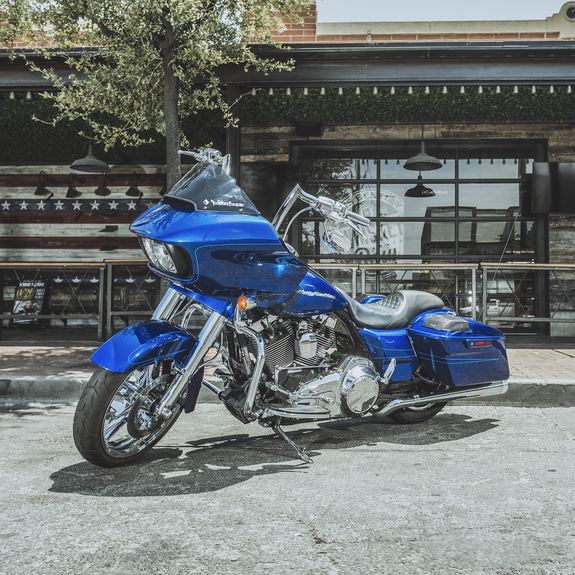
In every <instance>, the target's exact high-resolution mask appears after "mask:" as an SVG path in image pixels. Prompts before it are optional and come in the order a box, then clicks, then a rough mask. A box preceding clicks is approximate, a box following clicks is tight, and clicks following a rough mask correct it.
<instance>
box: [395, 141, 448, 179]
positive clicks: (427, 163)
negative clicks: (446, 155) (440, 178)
mask: <svg viewBox="0 0 575 575" xmlns="http://www.w3.org/2000/svg"><path fill="white" fill-rule="evenodd" d="M442 165H443V164H442V163H441V162H440V161H439V160H438V159H437V158H435V157H433V156H430V155H429V154H427V153H426V151H425V144H424V142H423V140H421V150H420V152H419V154H417V156H413V157H412V158H409V159H408V160H406V161H405V164H403V167H404V168H405V169H406V170H413V171H414V172H429V171H430V170H438V169H439V168H441V167H442Z"/></svg>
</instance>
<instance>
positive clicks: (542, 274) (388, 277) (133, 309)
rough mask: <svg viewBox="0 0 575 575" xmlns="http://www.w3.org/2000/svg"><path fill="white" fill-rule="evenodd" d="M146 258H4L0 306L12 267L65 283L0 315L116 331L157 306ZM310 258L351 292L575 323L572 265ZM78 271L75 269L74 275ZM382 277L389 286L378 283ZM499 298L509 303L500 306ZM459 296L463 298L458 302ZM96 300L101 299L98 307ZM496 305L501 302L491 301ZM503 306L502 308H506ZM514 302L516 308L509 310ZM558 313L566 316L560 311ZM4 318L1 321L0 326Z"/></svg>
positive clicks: (499, 318)
mask: <svg viewBox="0 0 575 575" xmlns="http://www.w3.org/2000/svg"><path fill="white" fill-rule="evenodd" d="M147 263H148V262H147V260H146V259H144V258H141V259H130V260H104V261H103V262H96V263H88V262H2V263H0V283H1V285H2V289H1V290H0V298H1V299H0V304H2V306H3V293H4V286H5V281H4V280H5V277H6V276H7V274H9V275H10V277H11V280H10V281H11V282H12V283H11V284H10V285H15V282H16V281H18V280H27V281H30V280H31V281H34V280H35V279H40V278H43V277H44V278H45V277H48V276H49V277H52V278H53V276H54V275H55V274H58V280H56V281H59V282H60V283H58V284H57V285H58V287H59V291H60V292H61V293H63V294H64V296H65V297H64V296H63V299H62V298H61V300H60V302H59V307H58V306H56V307H58V309H57V310H56V311H52V312H50V313H41V314H38V315H33V316H22V315H21V314H15V313H11V312H6V313H2V314H1V316H0V319H2V320H5V319H11V320H16V319H23V318H26V319H38V320H54V319H58V320H63V321H64V322H66V320H71V319H89V320H94V321H95V322H96V325H97V331H98V338H99V339H104V337H105V336H106V337H110V336H111V335H113V333H114V320H115V318H118V317H119V318H122V320H123V321H124V323H125V324H126V325H128V324H129V318H130V317H140V318H144V317H151V315H152V313H153V311H154V309H155V307H156V305H157V303H158V301H159V299H160V297H161V282H160V279H159V278H158V277H157V276H156V275H154V274H153V273H152V272H151V271H150V270H149V269H148V267H147ZM310 266H311V267H312V268H313V269H315V270H317V271H318V273H320V274H322V275H327V276H328V279H329V280H330V281H331V282H332V283H334V285H338V284H339V285H340V286H341V287H343V288H344V289H347V291H348V292H349V291H351V295H352V297H356V296H357V295H358V294H359V293H366V292H368V291H375V290H369V289H368V286H370V287H373V286H376V287H377V288H378V289H377V291H378V292H379V293H389V292H391V291H394V290H395V289H402V288H401V287H400V286H403V289H424V290H425V291H429V292H432V293H435V294H436V295H438V296H439V297H441V298H442V299H443V301H444V303H445V304H446V305H448V306H449V307H451V308H452V309H454V310H455V311H457V312H459V313H461V314H462V315H465V316H467V317H471V318H472V319H477V318H479V319H480V321H482V322H483V323H503V324H504V323H505V322H517V323H523V324H525V323H550V324H552V323H565V324H570V323H571V324H572V323H575V305H574V302H575V282H573V281H569V282H566V281H565V277H564V276H565V274H569V275H571V274H573V272H575V265H569V264H560V265H555V264H520V263H507V264H499V265H497V264H493V263H477V264H440V263H437V264H433V263H414V264H394V263H389V264H357V263H344V262H342V263H325V264H324V263H310ZM325 272H335V273H332V274H331V275H332V276H334V277H329V275H330V274H329V273H328V274H326V273H325ZM400 272H402V273H400ZM342 273H343V274H345V277H343V276H342ZM88 274H90V279H89V280H88V279H86V278H87V275H88ZM478 274H480V276H479V278H480V279H478ZM514 274H515V275H514ZM517 274H519V275H517ZM537 274H539V276H538V277H539V280H537V281H538V282H539V284H538V285H539V286H541V285H542V281H543V283H544V284H545V285H547V287H548V289H549V294H550V304H551V305H550V308H551V311H550V312H549V313H547V314H543V315H542V314H541V313H539V315H537V313H535V312H536V311H537V310H539V311H541V309H542V308H541V306H539V307H537V305H535V304H534V303H533V302H535V298H536V294H537V293H540V290H538V289H536V285H535V283H536V280H535V279H534V278H536V276H537ZM73 275H74V276H75V277H72V276H73ZM541 278H543V280H541ZM88 281H89V286H90V288H91V289H93V290H94V291H93V292H92V291H90V294H91V295H90V298H91V299H90V301H91V302H94V303H93V305H92V308H90V306H88V305H86V299H85V297H84V299H83V297H82V293H81V286H82V285H84V286H86V285H87V282H88ZM382 283H383V284H385V287H384V286H382V285H381V284H382ZM525 286H527V287H525ZM571 286H574V287H573V288H572V287H571ZM66 290H67V291H66ZM522 290H523V291H522ZM96 291H97V294H96ZM537 297H541V296H540V295H539V296H537ZM66 298H67V299H66ZM490 298H500V299H490ZM501 299H503V300H505V301H506V302H507V303H506V304H505V305H504V306H503V307H502V308H499V307H498V306H499V302H500V301H501ZM478 300H479V301H478ZM490 301H495V302H497V306H490V305H489V302H490ZM96 302H97V304H96ZM462 302H463V303H464V304H465V305H464V306H462V305H460V304H461V303H462ZM526 302H527V303H526ZM94 306H95V307H97V309H95V311H94ZM495 307H497V308H498V309H497V310H496V309H494V308H495ZM501 309H503V311H504V312H505V313H503V314H501V313H500V312H501ZM91 310H92V311H91ZM505 310H507V311H505ZM510 310H511V311H515V312H517V311H519V313H509V311H510ZM559 313H563V314H565V315H567V317H558V316H557V314H559ZM545 315H547V316H548V317H546V316H545ZM1 324H2V322H1V321H0V329H1ZM0 334H1V331H0Z"/></svg>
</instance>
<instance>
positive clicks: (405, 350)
mask: <svg viewBox="0 0 575 575" xmlns="http://www.w3.org/2000/svg"><path fill="white" fill-rule="evenodd" d="M359 336H360V337H361V339H362V341H363V342H364V343H365V345H366V347H367V349H368V350H369V352H370V353H371V357H372V358H373V361H374V363H375V366H376V367H377V369H378V371H379V372H380V373H384V372H385V369H386V368H387V366H388V365H389V362H390V361H391V359H392V358H395V361H396V365H395V370H394V372H393V374H392V376H391V381H409V380H410V379H411V376H412V374H413V372H414V370H415V369H416V368H417V366H418V365H419V363H418V361H417V356H416V355H415V352H414V351H413V347H412V346H411V343H410V341H409V338H408V337H407V331H406V330H405V329H389V330H379V329H360V330H359Z"/></svg>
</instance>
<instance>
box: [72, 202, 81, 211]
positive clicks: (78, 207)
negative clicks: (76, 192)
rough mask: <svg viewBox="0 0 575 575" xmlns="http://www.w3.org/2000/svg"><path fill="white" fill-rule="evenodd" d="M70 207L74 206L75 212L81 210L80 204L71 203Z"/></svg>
mask: <svg viewBox="0 0 575 575" xmlns="http://www.w3.org/2000/svg"><path fill="white" fill-rule="evenodd" d="M72 205H73V206H74V209H75V210H81V209H82V208H81V204H80V202H72Z"/></svg>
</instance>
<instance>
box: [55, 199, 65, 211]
mask: <svg viewBox="0 0 575 575" xmlns="http://www.w3.org/2000/svg"><path fill="white" fill-rule="evenodd" d="M55 206H56V209H57V210H61V209H62V208H63V207H64V204H63V203H62V202H61V201H60V200H58V201H57V202H56V204H55Z"/></svg>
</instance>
